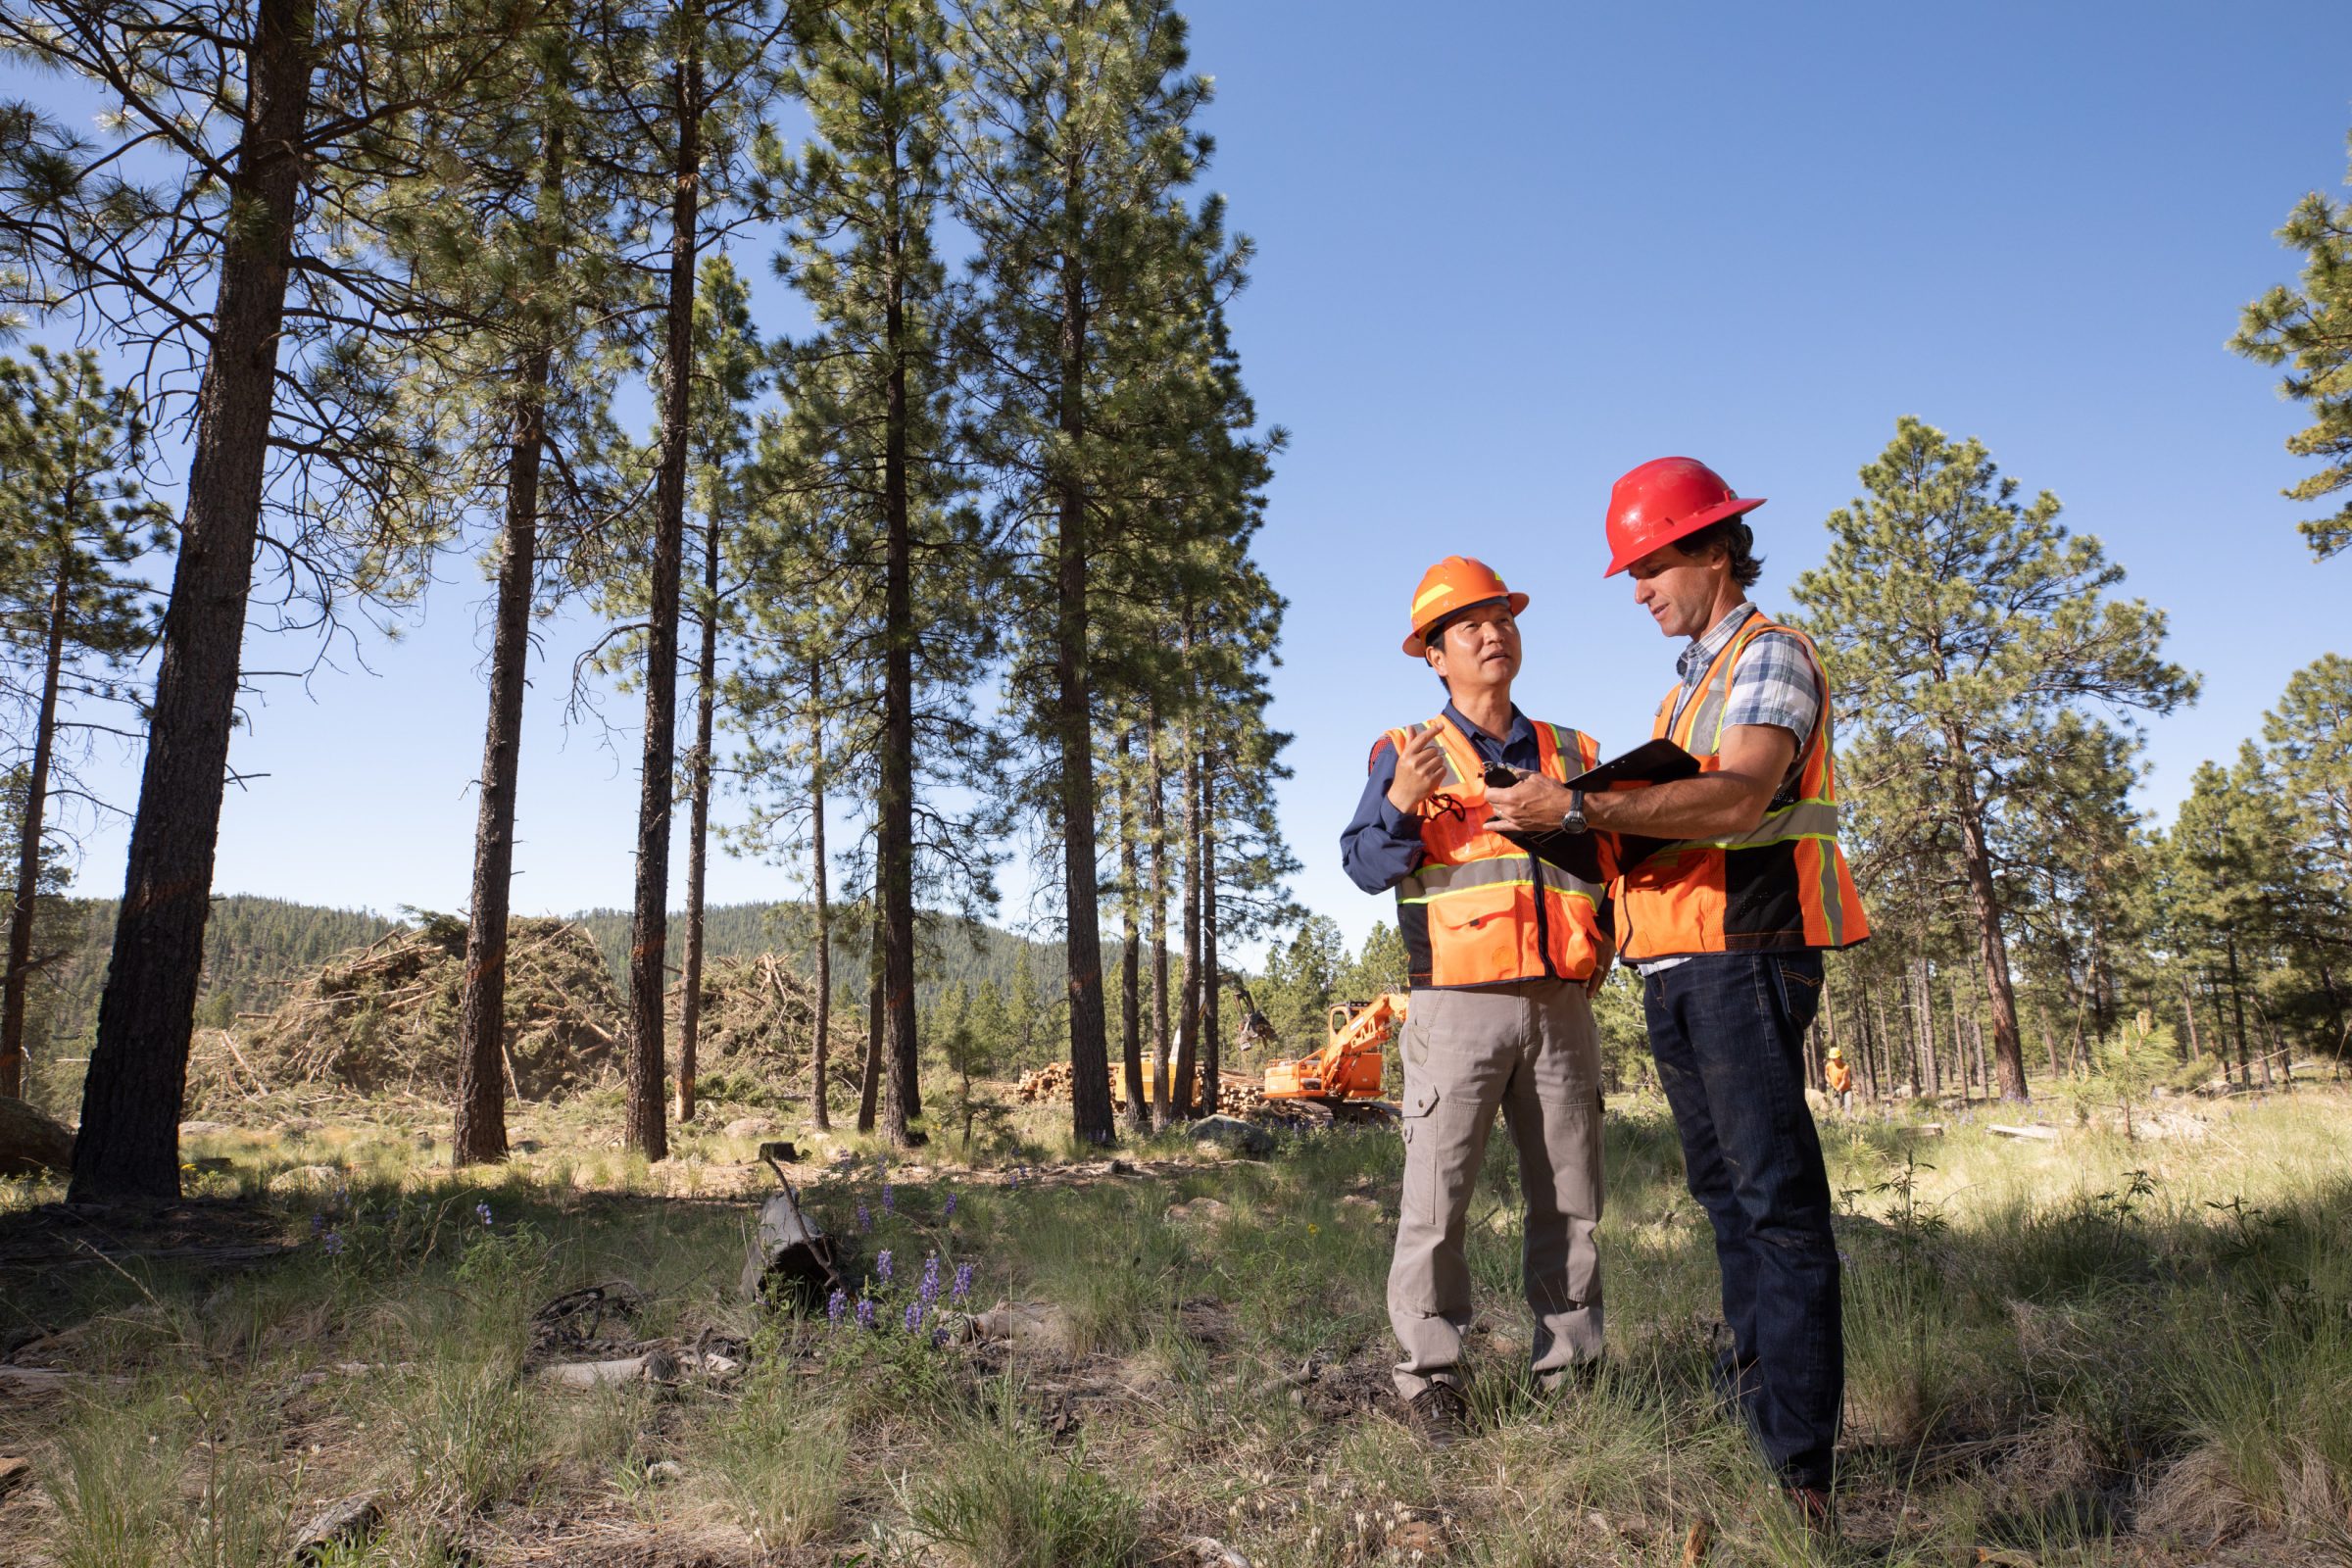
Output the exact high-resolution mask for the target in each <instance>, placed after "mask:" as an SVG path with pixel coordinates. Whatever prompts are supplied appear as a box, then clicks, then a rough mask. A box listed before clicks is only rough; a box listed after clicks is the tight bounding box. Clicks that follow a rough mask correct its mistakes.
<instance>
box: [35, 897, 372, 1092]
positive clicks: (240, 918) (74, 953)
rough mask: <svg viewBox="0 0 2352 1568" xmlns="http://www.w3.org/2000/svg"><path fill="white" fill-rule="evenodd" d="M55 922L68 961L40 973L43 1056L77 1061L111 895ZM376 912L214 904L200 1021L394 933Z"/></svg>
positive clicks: (250, 1002)
mask: <svg viewBox="0 0 2352 1568" xmlns="http://www.w3.org/2000/svg"><path fill="white" fill-rule="evenodd" d="M45 902H46V901H45ZM49 907H54V908H55V909H56V911H57V912H56V915H55V918H54V921H53V923H50V924H49V925H48V932H49V933H52V936H51V940H52V941H53V942H54V943H55V945H56V946H55V951H57V952H59V953H60V955H61V956H59V957H58V959H57V960H56V961H55V962H54V963H52V964H50V965H49V966H48V967H47V968H46V969H44V970H43V971H42V980H43V986H42V987H41V988H38V989H36V996H40V995H42V994H43V993H45V995H46V1000H47V1003H48V1008H47V1011H48V1021H49V1027H48V1029H47V1031H46V1044H45V1045H44V1042H43V1040H42V1038H40V1037H36V1038H35V1040H34V1041H33V1054H35V1055H36V1056H38V1055H44V1054H55V1055H78V1054H82V1053H81V1051H80V1049H79V1048H80V1047H81V1046H83V1045H86V1044H87V1042H88V1038H89V1034H90V1031H91V1030H92V1029H93V1028H95V1027H96V1026H97V1023H98V995H99V992H100V991H101V990H103V989H104V988H105V985H106V959H107V954H108V950H109V947H110V945H111V944H112V942H113V940H114V931H115V901H114V900H113V899H61V900H58V901H56V903H55V904H54V905H53V906H49ZM394 924H396V922H395V921H392V920H388V919H386V918H385V917H384V916H382V915H380V914H377V913H376V912H375V911H374V910H372V909H328V908H321V907H319V906H318V905H315V904H293V903H289V902H288V901H286V900H284V899H267V898H262V897H259V896H258V895H255V894H250V893H232V894H229V895H227V896H226V897H224V898H219V899H215V900H214V901H213V913H212V918H211V919H209V920H207V921H206V922H205V928H204V980H203V983H202V989H201V990H199V991H198V993H197V1001H196V1016H197V1021H198V1023H199V1024H200V1025H202V1026H204V1027H208V1028H219V1027H221V1026H223V1025H225V1024H226V1023H227V1022H228V1021H229V1020H230V1019H231V1018H232V1017H234V1016H235V1015H236V1014H237V1013H240V1012H257V1011H261V1010H263V1009H265V1008H268V1007H270V1006H271V1005H273V1004H274V1002H275V1000H276V996H277V991H278V987H277V985H276V982H278V981H280V980H283V979H286V978H287V977H289V976H291V975H294V974H296V973H299V972H300V971H302V970H304V969H308V968H312V967H314V966H316V965H318V964H319V963H322V962H324V961H325V960H326V959H328V958H330V957H332V956H334V955H336V954H338V953H341V952H343V951H344V950H345V949H348V948H356V947H363V946H365V945H366V944H368V943H370V942H373V941H374V940H375V939H376V938H377V937H380V936H382V935H383V934H384V933H385V932H386V931H389V930H391V929H392V927H393V926H394Z"/></svg>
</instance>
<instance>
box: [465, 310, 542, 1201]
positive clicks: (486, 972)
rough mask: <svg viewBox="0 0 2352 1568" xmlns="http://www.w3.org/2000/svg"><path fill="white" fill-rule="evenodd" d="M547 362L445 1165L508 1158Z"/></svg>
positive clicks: (530, 464)
mask: <svg viewBox="0 0 2352 1568" xmlns="http://www.w3.org/2000/svg"><path fill="white" fill-rule="evenodd" d="M551 359H552V356H551V355H550V354H549V352H548V351H547V350H546V349H545V348H534V349H533V350H531V351H530V352H529V354H527V355H526V356H525V357H524V360H523V364H522V368H521V374H520V378H519V382H518V384H517V385H516V387H515V400H514V408H513V410H512V413H511V415H510V417H511V418H512V419H513V421H514V436H513V439H512V441H511V443H510V444H509V446H508V449H507V515H506V522H505V527H504V529H503V530H502V532H501V533H500V536H499V542H498V589H497V594H498V599H497V605H496V608H495V610H494V611H493V612H492V618H491V627H492V629H491V633H490V719H489V725H488V728H487V730H486V731H485V733H484V734H483V737H482V776H481V783H480V785H479V788H480V791H481V802H480V806H479V808H478V809H477V811H476V813H475V817H474V825H473V899H472V903H471V905H470V906H469V909H470V913H469V915H468V918H467V923H466V989H465V992H464V994H463V995H462V996H461V998H460V999H459V1002H458V1122H457V1128H456V1131H455V1133H454V1135H453V1139H452V1145H453V1147H452V1149H451V1152H450V1160H451V1163H453V1164H458V1165H474V1164H481V1163H485V1162H488V1161H492V1160H501V1159H504V1158H506V1157H507V1075H506V1070H505V1060H506V1043H505V1042H506V1025H507V935H508V933H507V925H508V914H509V908H510V907H511V903H512V898H513V892H514V882H515V791H516V789H517V787H518V785H519V783H520V779H521V774H522V702H523V693H524V690H525V688H526V687H527V685H528V683H529V674H530V662H531V603H532V599H533V597H534V596H533V588H534V586H535V583H536V580H537V576H538V565H539V473H540V465H541V463H542V461H543V460H544V457H545V454H546V451H547V389H548V377H549V365H550V362H551Z"/></svg>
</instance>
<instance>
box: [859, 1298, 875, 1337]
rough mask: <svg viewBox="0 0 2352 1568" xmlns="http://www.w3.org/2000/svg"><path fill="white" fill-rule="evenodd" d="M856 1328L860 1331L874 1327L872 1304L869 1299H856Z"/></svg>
mask: <svg viewBox="0 0 2352 1568" xmlns="http://www.w3.org/2000/svg"><path fill="white" fill-rule="evenodd" d="M873 1326H874V1302H873V1299H872V1298H871V1297H866V1296H860V1297H859V1298H858V1327H859V1328H861V1329H870V1328H872V1327H873Z"/></svg>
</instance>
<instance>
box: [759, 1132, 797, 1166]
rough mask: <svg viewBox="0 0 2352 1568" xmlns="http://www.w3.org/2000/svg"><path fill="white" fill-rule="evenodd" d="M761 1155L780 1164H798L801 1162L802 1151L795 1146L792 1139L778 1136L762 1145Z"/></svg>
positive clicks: (762, 1157)
mask: <svg viewBox="0 0 2352 1568" xmlns="http://www.w3.org/2000/svg"><path fill="white" fill-rule="evenodd" d="M760 1158H761V1159H772V1160H774V1161H775V1162H776V1163H777V1164H779V1165H798V1164H799V1163H800V1162H801V1152H800V1151H799V1150H798V1149H796V1148H795V1147H793V1142H792V1140H791V1139H789V1138H778V1139H774V1140H771V1141H769V1142H766V1143H762V1144H761V1145H760Z"/></svg>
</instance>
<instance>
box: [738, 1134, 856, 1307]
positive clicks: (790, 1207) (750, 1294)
mask: <svg viewBox="0 0 2352 1568" xmlns="http://www.w3.org/2000/svg"><path fill="white" fill-rule="evenodd" d="M769 1168H770V1169H772V1170H774V1171H775V1172H776V1179H777V1180H778V1181H784V1172H783V1170H782V1168H781V1167H778V1166H776V1165H774V1164H773V1163H772V1162H771V1163H770V1166H769ZM741 1289H742V1292H743V1294H744V1296H745V1297H746V1298H748V1299H752V1300H755V1301H759V1302H761V1303H762V1304H764V1305H768V1306H789V1307H791V1308H792V1309H793V1310H794V1311H797V1312H810V1311H815V1310H817V1309H819V1308H821V1307H822V1306H823V1305H824V1304H825V1300H826V1299H827V1298H828V1297H830V1296H831V1295H832V1293H833V1292H834V1291H836V1290H839V1289H841V1275H840V1273H839V1272H838V1271H837V1270H836V1269H835V1268H834V1267H833V1238H831V1237H830V1236H827V1235H826V1234H825V1233H824V1228H823V1227H822V1226H820V1225H818V1224H817V1223H816V1221H815V1220H814V1219H813V1218H811V1217H810V1216H809V1213H808V1211H807V1210H805V1209H803V1208H802V1207H801V1198H800V1194H798V1193H796V1192H794V1191H793V1188H792V1183H790V1182H784V1190H783V1191H782V1192H780V1193H777V1194H775V1195H773V1196H772V1197H770V1198H769V1199H768V1201H766V1202H764V1203H762V1204H760V1224H759V1226H758V1228H757V1229H755V1230H754V1231H753V1233H752V1239H751V1244H750V1246H749V1247H748V1248H747V1249H746V1250H745V1252H744V1259H743V1279H742V1282H741Z"/></svg>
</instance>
